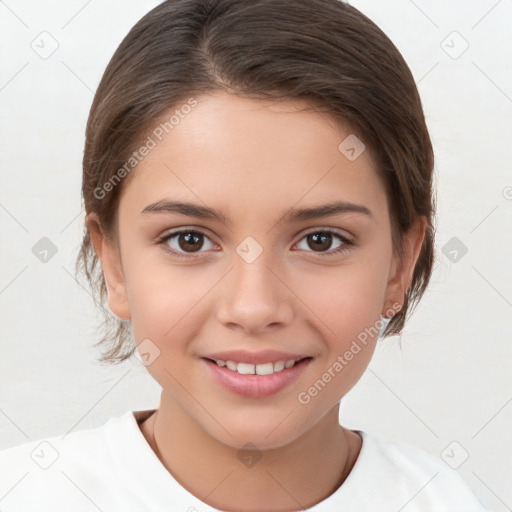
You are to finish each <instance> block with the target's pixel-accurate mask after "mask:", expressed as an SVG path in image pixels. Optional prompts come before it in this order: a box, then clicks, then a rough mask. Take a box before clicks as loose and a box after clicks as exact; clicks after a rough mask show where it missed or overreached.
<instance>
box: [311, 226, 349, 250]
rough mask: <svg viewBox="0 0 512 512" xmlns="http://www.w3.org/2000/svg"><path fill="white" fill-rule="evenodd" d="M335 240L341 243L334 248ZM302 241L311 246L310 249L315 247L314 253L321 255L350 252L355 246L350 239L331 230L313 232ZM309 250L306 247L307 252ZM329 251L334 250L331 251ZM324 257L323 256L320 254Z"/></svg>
mask: <svg viewBox="0 0 512 512" xmlns="http://www.w3.org/2000/svg"><path fill="white" fill-rule="evenodd" d="M333 237H334V238H337V239H338V240H340V243H339V244H338V245H337V246H336V247H334V248H332V247H331V245H332V243H333V242H332V240H333ZM302 240H305V241H306V242H305V243H306V245H309V247H314V248H315V249H318V250H314V251H313V252H319V253H327V254H334V253H340V252H342V251H345V250H348V249H349V247H350V246H351V245H353V242H352V241H351V240H349V239H348V238H346V237H344V236H343V235H340V234H339V233H338V232H336V231H333V230H331V229H325V230H322V231H313V232H311V233H308V234H307V235H305V236H304V238H303V239H302ZM307 249H308V248H307V247H306V250H307ZM329 249H332V250H330V251H329ZM320 255H321V256H323V254H320Z"/></svg>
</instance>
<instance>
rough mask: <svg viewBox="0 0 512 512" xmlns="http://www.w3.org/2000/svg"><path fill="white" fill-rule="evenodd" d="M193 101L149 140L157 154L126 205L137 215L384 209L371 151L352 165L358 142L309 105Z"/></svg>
mask: <svg viewBox="0 0 512 512" xmlns="http://www.w3.org/2000/svg"><path fill="white" fill-rule="evenodd" d="M194 100H195V106H194V107H193V108H187V109H185V108H183V109H180V105H175V106H173V108H172V109H169V111H168V112H166V113H165V115H163V116H162V117H161V118H160V119H159V120H158V121H157V122H156V123H155V127H154V129H153V131H152V132H151V133H150V137H151V139H152V141H153V142H154V148H153V149H151V151H150V152H149V154H147V156H145V158H144V159H143V160H142V161H141V162H140V163H139V164H138V165H137V166H136V168H135V170H134V171H132V172H133V174H132V176H131V179H130V180H129V182H128V183H127V184H126V186H125V187H124V189H123V193H122V198H121V199H122V202H123V201H124V202H127V201H128V202H130V203H131V204H133V203H136V207H137V208H139V213H140V211H141V210H142V209H143V208H144V207H145V206H147V204H149V203H153V202H156V201H159V200H162V199H164V198H174V199H179V200H187V201H191V200H193V201H194V202H196V203H197V202H202V203H204V204H207V205H208V206H211V207H219V208H221V209H222V210H223V211H224V212H225V213H226V214H227V215H229V216H231V215H230V210H231V209H232V208H236V212H235V213H236V214H237V215H244V214H245V215H249V216H250V215H254V214H257V215H260V214H261V215H264V214H265V213H266V212H269V211H274V212H275V211H276V209H278V210H283V208H285V207H286V206H288V207H292V206H299V207H300V206H307V205H309V204H312V203H318V202H319V201H321V202H324V203H325V202H333V201H338V200H344V201H351V202H358V203H361V202H365V203H367V204H372V210H374V209H376V210H379V209H383V208H384V209H386V207H387V203H386V198H385V194H384V189H383V187H382V184H381V183H380V180H379V178H378V175H377V173H376V171H375V169H374V166H373V161H372V158H371V156H370V154H369V151H367V150H365V151H363V152H362V153H361V154H360V155H359V156H358V157H357V158H355V159H353V158H348V157H347V153H346V152H344V151H345V149H346V144H345V145H343V142H344V141H345V140H347V137H349V139H348V140H349V141H351V139H350V137H354V134H351V132H350V129H348V128H347V127H345V126H342V125H341V123H339V122H336V121H335V120H334V118H333V117H331V116H329V115H328V114H327V113H325V112H322V113H320V112H318V111H316V110H314V109H313V108H312V105H311V104H310V103H308V102H306V101H303V100H300V101H299V100H285V101H279V102H277V101H268V100H259V99H247V98H241V97H237V96H234V95H232V94H228V93H225V92H222V93H221V92H216V93H213V94H209V95H204V96H200V97H195V98H194ZM184 104H185V102H184ZM189 104H190V101H189ZM192 104H193V103H192ZM171 118H172V119H171ZM340 144H341V146H340ZM356 149H360V148H356ZM349 156H350V154H349ZM244 212H245V213H244ZM274 220H275V219H274Z"/></svg>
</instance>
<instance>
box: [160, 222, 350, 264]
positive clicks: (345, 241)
mask: <svg viewBox="0 0 512 512" xmlns="http://www.w3.org/2000/svg"><path fill="white" fill-rule="evenodd" d="M325 233H329V234H331V235H334V236H336V237H338V238H339V239H340V240H341V241H342V242H343V245H340V246H339V247H338V248H336V249H334V250H331V251H330V252H327V251H324V252H316V253H315V251H308V252H313V253H314V254H317V255H319V256H320V257H321V258H328V257H330V256H333V255H338V254H342V253H344V252H347V251H349V250H350V249H351V248H352V247H353V246H354V245H355V243H354V242H353V241H352V240H349V239H348V238H346V237H345V236H343V235H341V234H340V233H338V232H337V231H336V230H334V229H331V228H323V229H317V230H316V231H310V232H308V233H305V234H304V236H303V237H302V238H301V239H300V240H299V242H300V241H301V240H303V239H304V238H306V237H307V236H309V235H315V234H325ZM182 234H194V235H200V236H204V237H205V238H208V239H209V237H208V236H207V235H206V233H203V232H202V231H199V230H196V229H180V230H177V231H172V232H169V233H166V234H165V235H163V236H161V237H160V238H158V239H157V240H156V243H157V244H158V245H161V246H162V248H163V249H164V250H165V251H166V252H168V253H170V254H172V255H174V256H178V257H179V258H195V257H197V256H195V255H197V254H200V252H196V253H189V254H186V253H182V252H178V251H175V250H174V249H171V248H170V247H169V246H168V245H167V242H168V241H169V240H170V239H171V238H174V237H176V236H178V235H182Z"/></svg>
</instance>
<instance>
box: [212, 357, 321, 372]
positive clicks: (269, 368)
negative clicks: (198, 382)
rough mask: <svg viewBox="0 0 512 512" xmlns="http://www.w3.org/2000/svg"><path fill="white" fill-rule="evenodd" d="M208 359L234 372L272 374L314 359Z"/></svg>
mask: <svg viewBox="0 0 512 512" xmlns="http://www.w3.org/2000/svg"><path fill="white" fill-rule="evenodd" d="M204 359H206V360H207V361H211V362H212V363H215V364H216V365H217V366H220V367H221V368H226V369H228V370H231V371H232V372H233V373H239V374H241V375H272V374H274V373H280V372H282V371H283V370H287V369H288V368H292V367H293V366H295V365H296V364H297V363H299V362H301V361H304V360H306V359H313V358H312V357H303V358H301V359H289V360H287V361H284V360H283V361H276V362H274V363H272V362H268V363H262V364H250V363H237V362H236V361H223V360H222V359H209V358H206V357H205V358H204Z"/></svg>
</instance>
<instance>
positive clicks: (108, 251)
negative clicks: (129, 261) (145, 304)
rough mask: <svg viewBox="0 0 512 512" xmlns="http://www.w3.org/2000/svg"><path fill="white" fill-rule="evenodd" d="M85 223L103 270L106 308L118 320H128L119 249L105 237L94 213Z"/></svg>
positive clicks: (126, 298) (87, 217) (127, 306)
mask: <svg viewBox="0 0 512 512" xmlns="http://www.w3.org/2000/svg"><path fill="white" fill-rule="evenodd" d="M85 223H86V226H87V229H88V231H89V234H90V236H91V240H92V243H93V244H94V249H95V250H96V254H97V255H98V258H99V259H100V262H101V266H102V268H103V275H104V277H105V281H106V285H107V292H108V299H107V304H108V307H109V309H110V311H111V312H112V313H113V314H114V315H115V316H117V317H118V318H120V319H125V320H128V319H129V318H130V308H129V305H128V297H127V294H126V283H125V279H124V274H123V267H122V264H121V257H120V252H119V248H118V247H116V246H115V245H114V244H113V243H112V242H110V241H109V240H108V238H107V237H106V236H105V234H104V233H103V231H102V228H101V224H100V221H99V219H98V216H97V215H96V214H95V213H89V214H88V215H87V216H86V218H85Z"/></svg>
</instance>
